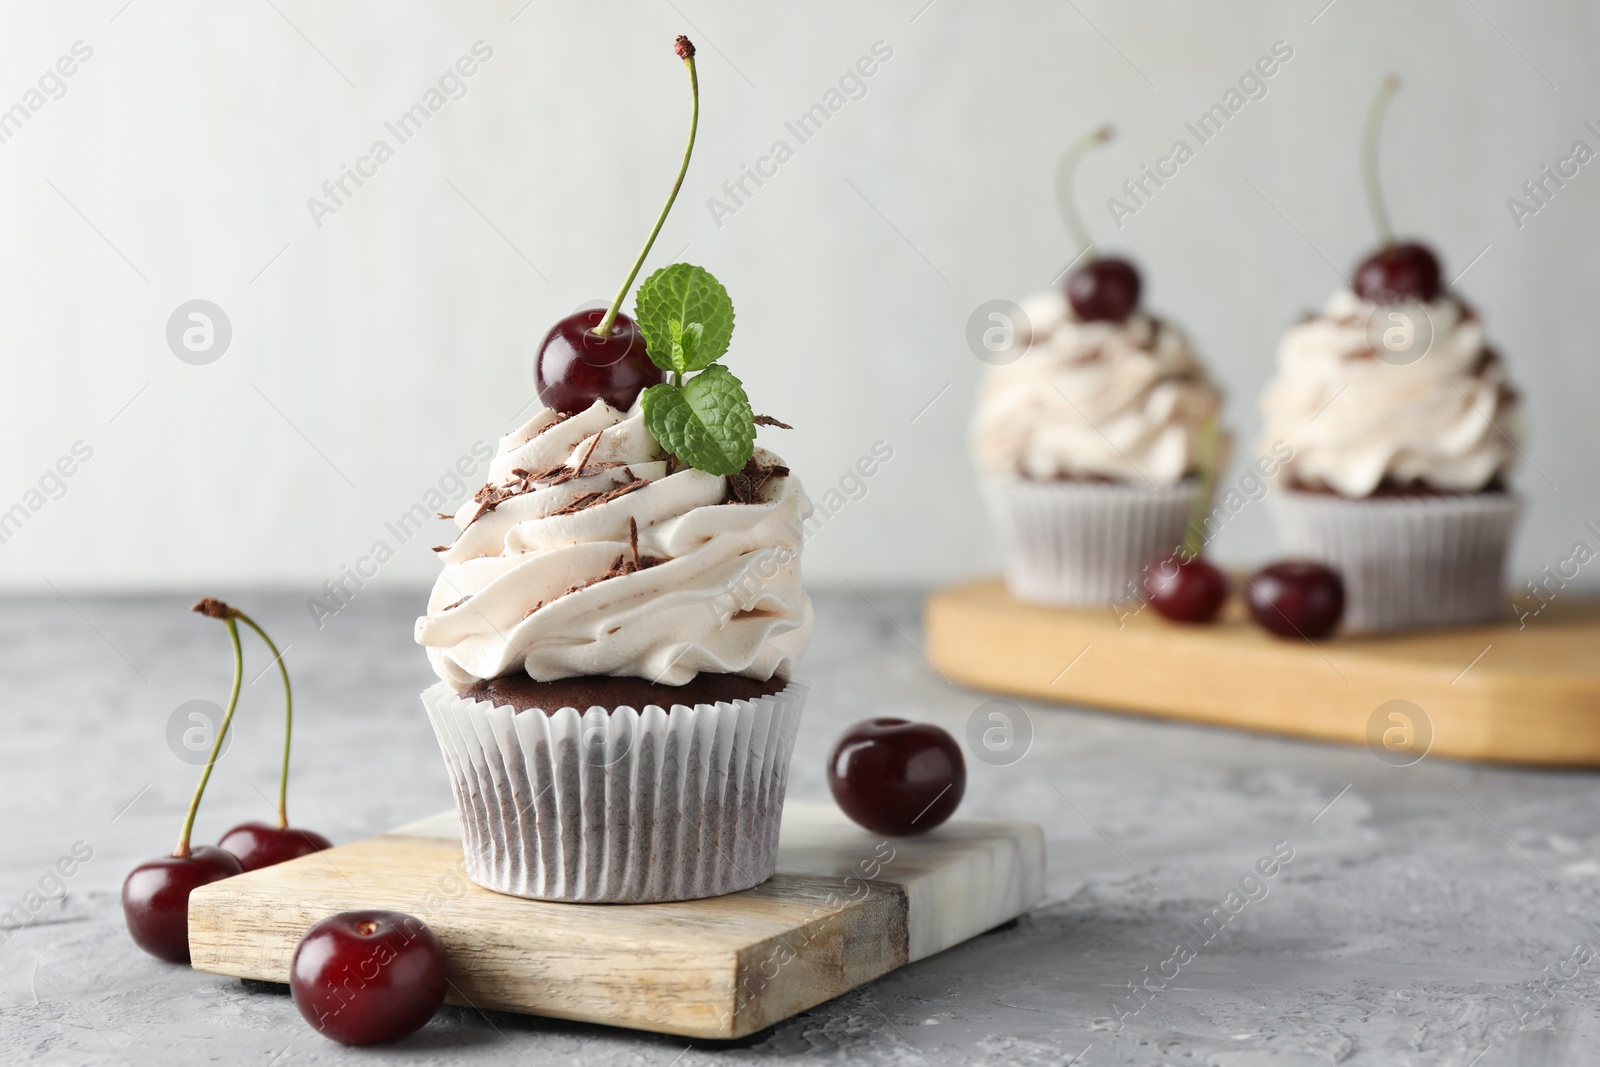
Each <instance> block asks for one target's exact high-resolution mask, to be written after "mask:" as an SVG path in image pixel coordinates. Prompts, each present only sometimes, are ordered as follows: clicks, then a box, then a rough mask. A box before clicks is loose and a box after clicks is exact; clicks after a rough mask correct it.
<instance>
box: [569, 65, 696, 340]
mask: <svg viewBox="0 0 1600 1067" xmlns="http://www.w3.org/2000/svg"><path fill="white" fill-rule="evenodd" d="M674 47H676V48H677V51H678V54H679V55H680V56H682V57H683V65H684V66H685V67H687V68H689V97H690V101H691V103H690V112H689V144H688V146H687V147H686V148H684V150H683V164H682V165H681V166H680V167H679V168H678V179H677V181H675V182H673V183H672V192H671V193H670V194H669V195H668V196H667V203H666V206H665V207H663V208H662V209H661V214H660V215H658V216H657V217H656V224H655V228H654V229H652V230H651V231H650V237H649V239H648V240H646V241H645V243H644V248H643V249H642V250H641V251H640V252H639V258H638V259H636V260H634V261H633V269H632V270H630V271H629V272H628V277H627V278H626V279H625V280H624V281H623V283H622V288H621V289H618V290H617V296H616V299H615V300H613V301H611V307H610V308H608V309H607V310H606V315H605V318H603V319H601V320H600V324H599V325H598V326H596V327H595V328H594V331H593V332H594V333H595V334H597V335H599V336H601V337H609V336H610V335H611V327H612V324H613V323H615V322H616V321H617V312H619V311H621V310H622V301H623V300H625V299H626V298H627V296H628V290H629V289H632V288H633V280H634V279H635V278H637V277H638V276H639V268H640V267H642V266H644V260H645V257H646V256H648V255H649V254H650V249H651V247H652V246H654V245H655V243H656V236H657V235H658V234H660V233H661V227H662V225H663V224H665V223H666V221H667V215H668V214H670V213H671V211H672V205H673V202H674V201H676V200H677V199H678V190H679V189H681V188H683V176H684V175H685V174H688V173H689V157H690V156H692V155H694V135H695V133H696V132H698V131H699V129H700V75H699V73H698V72H696V70H695V66H694V45H692V44H690V43H689V38H687V37H679V38H678V40H677V43H676V44H675V46H674Z"/></svg>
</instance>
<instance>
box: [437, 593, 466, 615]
mask: <svg viewBox="0 0 1600 1067" xmlns="http://www.w3.org/2000/svg"><path fill="white" fill-rule="evenodd" d="M471 599H472V594H471V593H468V594H467V595H466V596H464V597H462V598H461V599H460V600H458V601H456V602H455V603H454V604H446V605H445V606H444V607H442V608H440V609H439V610H440V611H449V610H450V609H451V608H459V607H460V606H461V605H463V604H465V603H466V602H467V601H469V600H471Z"/></svg>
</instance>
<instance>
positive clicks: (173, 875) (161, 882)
mask: <svg viewBox="0 0 1600 1067" xmlns="http://www.w3.org/2000/svg"><path fill="white" fill-rule="evenodd" d="M194 610H195V611H197V612H200V613H201V614H202V615H206V616H209V617H210V618H213V619H221V620H222V622H223V624H224V625H226V626H227V628H228V639H229V640H230V641H231V642H232V643H233V688H232V690H231V691H230V693H229V695H228V708H227V710H226V711H225V712H224V713H223V716H222V725H221V726H219V727H218V728H217V737H216V740H214V741H212V742H211V755H210V756H209V757H208V758H207V760H206V765H205V769H204V770H202V771H201V772H200V783H199V784H198V785H196V786H195V790H194V798H193V799H192V800H190V801H189V810H188V811H187V812H186V813H185V815H184V818H183V829H182V830H180V831H179V832H178V844H177V847H176V848H174V849H173V850H172V854H171V855H169V856H162V857H160V858H158V859H153V860H150V861H149V862H147V863H141V864H139V866H137V867H135V868H134V869H133V870H132V872H130V873H129V875H128V877H127V878H126V879H125V880H124V881H123V883H122V917H123V921H124V922H126V923H127V926H128V933H129V934H131V935H132V936H133V940H134V943H135V944H137V945H138V946H139V947H140V948H142V949H144V950H145V951H146V952H148V953H150V955H152V956H155V957H157V958H159V959H163V960H167V961H169V962H171V963H188V962H189V894H190V893H191V892H193V891H194V890H195V889H198V888H199V887H200V886H203V885H209V884H210V883H212V882H216V881H220V880H222V879H224V878H229V877H232V876H233V875H236V874H242V873H244V868H243V867H242V866H240V864H239V861H238V860H237V859H236V858H234V856H233V854H232V853H230V852H225V851H223V850H222V849H220V848H212V847H210V846H209V845H202V846H200V847H199V848H190V846H189V838H190V836H191V835H192V834H193V833H194V819H195V815H196V814H198V813H199V811H200V798H201V797H202V796H204V795H205V791H206V783H207V782H208V781H210V779H211V768H212V767H214V766H216V762H217V754H218V753H219V752H220V751H221V750H222V741H223V738H225V737H226V736H227V735H228V727H229V725H230V724H231V723H232V722H233V711H234V709H235V708H236V707H238V705H239V687H240V685H241V684H242V682H243V679H244V653H243V650H242V649H240V647H239V626H238V623H236V622H235V621H234V619H235V615H236V613H235V612H234V611H233V609H232V608H229V607H228V606H227V605H226V604H224V603H222V601H220V600H212V599H210V598H207V599H205V600H202V601H200V602H199V603H198V604H196V605H195V606H194Z"/></svg>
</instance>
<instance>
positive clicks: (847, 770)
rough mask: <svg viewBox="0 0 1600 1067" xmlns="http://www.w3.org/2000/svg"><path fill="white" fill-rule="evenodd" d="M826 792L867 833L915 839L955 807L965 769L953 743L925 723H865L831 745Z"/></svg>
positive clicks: (964, 782) (964, 784)
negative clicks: (831, 752) (912, 837)
mask: <svg viewBox="0 0 1600 1067" xmlns="http://www.w3.org/2000/svg"><path fill="white" fill-rule="evenodd" d="M828 788H829V789H831V790H832V791H833V799H834V800H835V801H837V802H838V804H839V807H840V808H841V809H843V811H844V813H845V814H846V815H848V816H850V818H852V819H854V820H855V821H856V822H858V823H860V824H861V825H862V826H865V827H866V828H867V829H868V830H871V831H873V832H874V833H879V834H888V835H891V836H903V835H905V834H920V833H925V832H926V831H928V830H932V829H933V828H934V827H935V826H938V825H939V824H940V823H942V822H944V821H945V820H946V819H948V818H949V817H950V816H951V815H952V814H953V813H954V812H955V810H956V808H957V807H958V806H959V805H960V804H961V797H962V794H964V793H965V792H966V791H967V764H966V761H965V760H964V759H963V758H962V756H961V746H960V745H958V744H956V739H955V738H953V737H951V736H950V735H949V734H948V733H946V732H945V731H944V730H941V729H939V727H937V726H934V725H932V724H931V723H915V722H907V721H906V720H905V719H867V720H866V721H865V722H858V723H856V724H855V725H854V726H852V727H850V729H848V730H846V731H845V732H844V736H842V737H840V738H839V740H838V742H837V743H836V744H835V745H834V746H833V755H832V756H830V757H829V758H828Z"/></svg>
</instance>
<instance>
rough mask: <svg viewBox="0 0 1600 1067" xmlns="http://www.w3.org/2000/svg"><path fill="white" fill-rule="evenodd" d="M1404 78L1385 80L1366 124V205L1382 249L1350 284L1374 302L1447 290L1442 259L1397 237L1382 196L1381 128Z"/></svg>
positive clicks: (1429, 295)
mask: <svg viewBox="0 0 1600 1067" xmlns="http://www.w3.org/2000/svg"><path fill="white" fill-rule="evenodd" d="M1399 88H1400V79H1399V78H1396V77H1394V76H1392V75H1391V76H1390V77H1388V78H1385V79H1384V81H1383V84H1382V85H1381V86H1379V87H1378V95H1377V96H1376V97H1374V98H1373V101H1372V108H1371V110H1370V111H1368V113H1367V128H1366V136H1365V138H1364V147H1363V152H1362V163H1363V172H1364V175H1365V178H1366V188H1367V207H1368V209H1369V210H1371V212H1372V221H1373V225H1374V226H1375V227H1376V228H1377V231H1378V240H1379V242H1380V247H1379V248H1378V250H1377V251H1376V252H1374V253H1372V254H1371V255H1370V256H1368V257H1367V258H1366V259H1364V260H1362V261H1361V263H1360V264H1358V265H1357V267H1356V273H1355V277H1354V278H1353V279H1351V283H1350V285H1351V288H1353V289H1354V290H1355V292H1356V295H1357V296H1359V297H1360V298H1361V299H1363V300H1366V301H1368V302H1370V303H1373V304H1399V303H1404V302H1405V301H1407V300H1420V301H1422V302H1423V303H1427V302H1428V301H1430V300H1434V299H1437V298H1438V296H1439V294H1440V292H1442V291H1443V281H1442V278H1443V275H1442V273H1441V271H1440V269H1439V258H1438V257H1437V256H1435V255H1434V254H1433V252H1432V250H1431V249H1429V248H1428V247H1427V246H1426V245H1424V244H1422V243H1421V242H1418V241H1396V240H1395V237H1394V230H1393V228H1392V227H1391V226H1390V225H1389V209H1388V206H1387V205H1386V204H1385V203H1384V199H1383V183H1382V181H1381V180H1380V179H1379V176H1378V131H1379V130H1380V129H1381V128H1382V125H1383V116H1384V114H1385V112H1386V111H1387V110H1388V106H1389V101H1390V99H1391V98H1392V97H1393V96H1394V94H1395V90H1397V89H1399Z"/></svg>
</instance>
